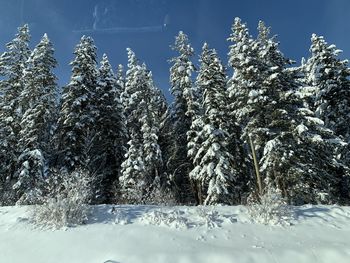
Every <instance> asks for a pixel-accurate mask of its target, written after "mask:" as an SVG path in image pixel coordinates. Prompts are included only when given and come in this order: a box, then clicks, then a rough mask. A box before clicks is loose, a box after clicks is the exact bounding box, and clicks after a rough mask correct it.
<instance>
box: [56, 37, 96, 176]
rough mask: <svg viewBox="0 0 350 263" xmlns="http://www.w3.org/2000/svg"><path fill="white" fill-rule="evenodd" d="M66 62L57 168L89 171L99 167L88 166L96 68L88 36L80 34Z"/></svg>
mask: <svg viewBox="0 0 350 263" xmlns="http://www.w3.org/2000/svg"><path fill="white" fill-rule="evenodd" d="M74 55H75V59H74V60H73V61H72V62H71V63H70V65H71V66H72V76H71V78H70V82H69V83H68V85H67V86H66V87H64V90H63V94H62V105H61V109H60V113H59V119H58V128H57V134H56V137H57V138H56V140H57V142H58V146H57V147H58V152H57V162H58V165H59V166H60V168H63V169H65V170H67V171H73V170H75V169H77V168H81V167H83V168H86V169H89V170H90V171H91V172H92V173H93V172H95V171H96V170H98V168H99V167H90V164H89V163H90V161H91V154H90V153H91V150H92V146H93V140H94V136H95V119H96V115H97V114H98V112H97V109H96V88H97V77H98V70H97V66H96V47H95V45H94V42H93V40H92V38H90V37H86V36H83V37H82V38H81V40H80V43H79V44H78V45H77V46H76V48H75V51H74Z"/></svg>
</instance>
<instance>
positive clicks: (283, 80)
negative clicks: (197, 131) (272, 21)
mask: <svg viewBox="0 0 350 263" xmlns="http://www.w3.org/2000/svg"><path fill="white" fill-rule="evenodd" d="M268 33H269V29H268V28H266V26H265V25H264V24H263V23H262V22H260V23H259V37H258V45H259V59H260V60H261V62H263V65H264V67H262V68H261V69H262V70H261V71H260V74H261V75H263V76H264V81H263V82H262V84H261V87H262V90H266V92H264V93H263V97H261V96H257V98H256V99H257V103H259V101H261V100H262V102H263V103H262V105H264V107H261V106H260V105H259V104H258V106H260V107H257V108H256V109H255V110H256V113H255V116H254V117H255V118H256V119H255V123H254V122H251V123H248V128H253V129H256V130H257V132H256V133H254V134H256V135H257V136H260V137H261V138H262V139H260V142H264V144H263V146H264V148H263V151H262V152H260V154H261V155H260V156H261V159H260V165H261V168H260V169H261V172H262V174H264V176H265V178H266V180H268V181H269V182H271V183H273V184H275V186H276V187H277V188H278V189H280V190H281V191H282V194H283V196H284V197H287V198H288V200H289V201H290V202H292V203H295V204H300V203H334V202H339V201H342V200H341V199H342V197H341V195H342V193H343V192H344V191H343V189H342V188H344V186H342V185H343V183H344V184H345V185H346V184H348V183H347V181H348V168H347V167H346V165H345V164H344V163H343V162H342V161H341V160H340V159H339V158H338V157H337V153H338V152H339V149H341V148H342V147H344V145H345V143H344V142H343V141H342V140H341V139H340V138H339V137H337V136H334V135H333V134H332V131H330V130H329V129H327V128H326V127H325V125H324V122H323V121H321V120H320V119H318V118H317V117H316V116H315V115H314V113H313V112H312V111H310V110H309V109H307V108H304V106H303V102H302V100H301V99H300V98H299V97H298V96H297V94H296V92H295V90H296V89H297V85H298V83H297V82H296V77H295V75H294V74H295V72H294V71H290V70H288V68H286V66H287V65H289V64H290V61H289V60H287V59H286V58H285V57H284V56H283V54H282V53H281V52H280V51H279V48H278V43H277V42H276V41H275V39H274V37H272V38H270V37H269V34H268ZM264 110H265V111H264ZM261 113H262V114H263V115H260V114H261ZM261 131H262V133H261Z"/></svg>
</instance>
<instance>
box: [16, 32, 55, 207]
mask: <svg viewBox="0 0 350 263" xmlns="http://www.w3.org/2000/svg"><path fill="white" fill-rule="evenodd" d="M56 65H57V62H56V59H55V58H54V49H53V46H52V44H51V42H50V40H49V39H48V37H47V35H46V34H45V35H44V36H43V37H42V39H41V41H40V43H39V44H38V45H37V46H36V47H35V49H34V50H33V52H32V53H31V55H30V57H29V59H28V61H27V66H26V68H25V70H24V75H23V78H22V81H23V84H24V90H23V91H22V93H21V94H20V96H19V104H20V105H22V106H21V108H22V111H23V112H24V114H23V115H22V120H21V123H20V124H21V129H20V132H19V135H20V139H19V144H18V145H19V147H18V148H19V149H20V151H21V154H20V156H19V163H18V171H17V172H16V174H15V180H16V182H15V184H14V185H13V189H14V190H15V192H16V197H17V198H16V199H17V200H18V201H17V203H20V204H33V203H35V202H38V199H39V198H40V197H41V194H42V193H41V191H42V187H43V184H44V179H45V173H46V170H47V162H48V159H49V157H50V154H51V152H52V149H51V148H50V139H51V131H52V125H53V123H54V121H55V116H56V106H57V105H56V96H57V83H56V76H55V75H54V73H53V72H52V71H53V69H54V68H55V67H56Z"/></svg>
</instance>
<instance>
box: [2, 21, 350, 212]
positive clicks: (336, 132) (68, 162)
mask: <svg viewBox="0 0 350 263" xmlns="http://www.w3.org/2000/svg"><path fill="white" fill-rule="evenodd" d="M257 27H258V34H257V35H256V36H253V35H252V34H251V33H250V32H249V29H248V27H247V25H246V24H245V23H244V22H243V21H241V19H240V18H235V19H234V22H233V24H232V28H231V34H230V35H229V36H227V37H228V38H227V46H228V49H227V57H225V58H220V57H219V56H218V53H217V52H216V50H215V49H214V48H215V47H212V46H211V45H210V43H205V42H204V43H203V47H202V50H196V51H195V50H194V49H193V47H192V46H191V40H190V39H189V38H188V36H187V35H186V34H185V33H184V32H182V31H180V32H179V33H178V35H177V36H175V37H174V43H173V44H172V45H171V47H169V48H171V49H172V50H173V54H174V56H173V57H172V58H169V83H170V84H169V86H170V92H171V94H172V99H170V100H167V99H166V98H165V96H164V94H163V90H164V89H165V88H167V87H157V85H156V84H155V83H154V81H153V76H152V72H151V69H150V68H149V67H148V66H147V64H146V63H147V62H143V61H140V60H139V59H138V58H137V54H135V53H134V51H133V50H131V49H130V48H127V49H126V52H127V57H128V63H127V65H114V66H112V65H111V64H110V62H109V60H108V57H107V55H106V54H104V55H103V56H102V58H98V57H97V47H96V46H95V44H94V40H93V39H92V38H91V37H89V36H83V37H81V39H80V42H79V43H77V45H76V47H75V49H74V51H73V54H74V59H73V60H72V61H71V63H70V66H71V77H70V81H69V83H67V84H66V85H65V86H64V87H60V86H59V85H58V79H57V77H56V76H55V74H54V70H55V67H56V66H57V61H56V59H55V53H54V44H53V43H52V42H51V41H50V39H49V36H48V35H47V34H44V35H43V37H42V38H41V40H40V42H39V43H38V44H37V45H36V46H35V47H32V44H31V36H30V29H29V26H28V25H24V26H22V27H20V28H18V32H17V34H16V35H15V36H14V38H13V39H12V40H11V41H9V42H8V44H7V45H6V51H5V52H3V53H2V54H1V56H0V205H2V206H7V205H15V204H18V205H31V204H42V203H44V202H45V200H47V198H50V197H54V196H58V195H60V194H63V193H65V192H66V190H67V188H69V187H71V188H72V189H73V190H74V191H70V192H69V193H70V194H73V193H74V195H75V196H76V198H77V199H76V200H79V198H83V199H84V202H87V203H88V204H157V205H161V204H176V205H216V204H227V205H238V204H247V203H249V202H250V200H255V199H259V196H261V195H262V194H263V193H265V192H267V191H271V189H273V190H276V191H278V192H279V193H281V196H282V197H283V198H284V199H285V200H286V201H287V202H288V203H289V204H292V205H302V204H339V205H349V204H350V154H349V143H350V125H349V124H350V81H349V76H350V68H349V65H348V61H347V60H342V59H341V58H340V53H341V50H338V49H337V47H336V46H335V45H333V44H328V43H327V41H326V40H325V39H324V38H323V37H322V36H319V35H316V34H313V35H312V36H311V46H310V49H309V56H308V58H306V59H303V60H302V61H301V63H300V64H299V63H296V62H294V61H292V60H290V59H289V58H287V57H286V56H285V55H284V54H283V53H282V52H281V51H280V47H279V42H278V39H277V38H276V37H275V35H274V32H271V29H270V28H269V27H268V26H267V25H265V24H264V22H259V24H258V25H257ZM48 33H49V32H48ZM330 41H331V40H330ZM298 59H299V58H298ZM230 72H232V73H230ZM72 192H73V193H72Z"/></svg>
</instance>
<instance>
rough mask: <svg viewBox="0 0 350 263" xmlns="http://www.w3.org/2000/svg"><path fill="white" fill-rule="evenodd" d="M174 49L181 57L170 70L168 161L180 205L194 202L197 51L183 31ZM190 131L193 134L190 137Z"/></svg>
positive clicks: (176, 58)
mask: <svg viewBox="0 0 350 263" xmlns="http://www.w3.org/2000/svg"><path fill="white" fill-rule="evenodd" d="M171 48H172V49H173V50H174V51H176V52H178V56H177V57H174V58H172V59H171V60H170V62H171V63H172V64H173V65H172V66H171V68H170V84H171V88H170V91H171V94H172V95H173V96H174V102H173V105H172V121H173V136H174V137H176V138H177V139H176V140H174V141H173V143H174V144H173V146H172V150H171V151H172V154H171V156H170V158H169V160H168V173H169V174H170V175H171V177H172V178H173V181H174V183H175V185H176V187H177V189H179V190H180V191H178V198H179V200H178V201H179V202H187V203H188V202H193V200H194V197H195V196H193V194H192V193H193V192H194V191H193V184H191V182H190V180H189V172H190V171H191V170H192V168H193V167H192V166H193V165H192V163H191V162H189V161H188V159H187V154H188V148H187V143H188V139H187V136H189V137H190V138H191V137H193V136H195V133H194V134H193V133H192V132H191V131H190V129H191V123H192V121H193V120H194V119H195V117H196V114H197V107H196V106H197V103H196V102H197V99H198V95H199V94H198V93H197V91H196V90H195V87H194V85H193V83H192V73H193V71H194V70H195V68H194V65H193V63H192V62H191V57H192V56H193V54H194V50H193V48H192V47H191V45H190V43H189V40H188V36H187V35H186V34H184V33H183V32H182V31H180V32H179V34H178V35H177V36H176V38H175V44H174V45H173V46H171ZM189 131H190V133H188V132H189Z"/></svg>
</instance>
